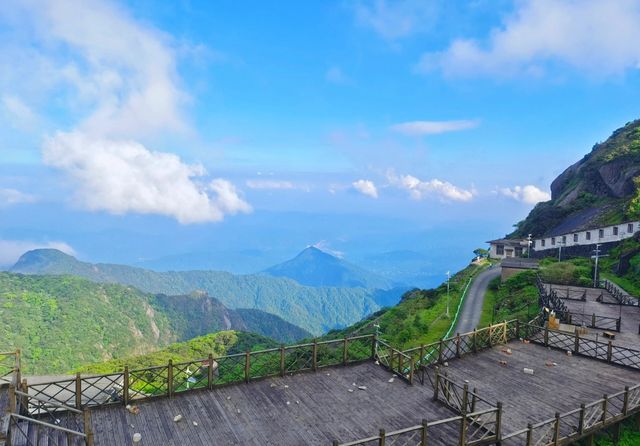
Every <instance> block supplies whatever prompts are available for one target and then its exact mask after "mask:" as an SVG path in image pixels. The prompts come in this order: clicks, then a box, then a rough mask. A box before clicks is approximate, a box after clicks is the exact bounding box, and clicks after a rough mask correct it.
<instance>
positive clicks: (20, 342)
mask: <svg viewBox="0 0 640 446" xmlns="http://www.w3.org/2000/svg"><path fill="white" fill-rule="evenodd" d="M0 320H2V324H0V340H1V341H0V347H1V348H2V349H4V350H7V349H13V348H20V349H21V350H22V351H23V356H24V358H25V364H26V366H27V369H26V372H27V373H57V372H66V371H68V370H70V369H72V368H75V367H78V366H79V365H81V364H85V363H90V362H98V361H104V360H109V359H111V358H121V357H123V356H129V355H135V354H143V353H147V352H152V351H155V350H157V349H158V348H160V347H164V346H166V345H168V344H170V343H172V342H175V341H182V340H185V339H190V338H193V337H195V336H201V335H204V334H207V333H213V332H217V331H221V330H229V329H233V330H246V331H256V332H258V333H261V334H263V335H264V334H267V335H269V336H273V337H274V339H277V340H278V341H279V342H284V343H291V342H294V341H296V340H299V339H301V338H305V337H309V336H310V333H308V332H307V331H305V330H302V329H300V328H298V327H296V326H294V325H292V324H290V323H288V322H286V321H284V320H282V319H281V318H279V317H278V316H274V315H271V314H268V313H264V312H262V311H260V310H246V311H245V310H230V309H228V308H226V307H225V306H224V305H222V303H220V302H219V301H218V300H216V299H213V298H211V297H209V296H207V295H206V294H202V293H199V294H194V295H188V296H166V295H157V296H155V295H152V294H149V293H143V292H141V291H138V290H137V289H135V288H133V287H129V286H123V285H117V284H100V283H94V282H91V281H88V280H86V279H82V278H79V277H74V276H39V275H22V274H12V273H0ZM273 342H275V341H273Z"/></svg>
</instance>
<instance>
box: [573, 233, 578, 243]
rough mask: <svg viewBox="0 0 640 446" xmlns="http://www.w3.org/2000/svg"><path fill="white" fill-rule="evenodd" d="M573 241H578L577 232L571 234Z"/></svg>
mask: <svg viewBox="0 0 640 446" xmlns="http://www.w3.org/2000/svg"><path fill="white" fill-rule="evenodd" d="M573 241H574V243H578V234H573Z"/></svg>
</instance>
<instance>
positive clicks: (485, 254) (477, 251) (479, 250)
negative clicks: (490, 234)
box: [473, 248, 489, 257]
mask: <svg viewBox="0 0 640 446" xmlns="http://www.w3.org/2000/svg"><path fill="white" fill-rule="evenodd" d="M473 253H474V254H475V255H476V257H488V256H489V251H488V250H486V249H483V248H476V249H474V250H473Z"/></svg>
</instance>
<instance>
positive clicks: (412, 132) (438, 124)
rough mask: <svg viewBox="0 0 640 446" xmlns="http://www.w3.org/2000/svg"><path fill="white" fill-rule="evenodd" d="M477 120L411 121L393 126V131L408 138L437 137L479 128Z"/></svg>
mask: <svg viewBox="0 0 640 446" xmlns="http://www.w3.org/2000/svg"><path fill="white" fill-rule="evenodd" d="M478 125H480V122H479V121H477V120H469V119H467V120H460V121H410V122H402V123H400V124H395V125H393V126H391V130H393V131H394V132H397V133H402V134H403V135H407V136H422V135H437V134H439V133H448V132H459V131H461V130H468V129H473V128H476V127H478Z"/></svg>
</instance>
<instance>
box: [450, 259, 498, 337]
mask: <svg viewBox="0 0 640 446" xmlns="http://www.w3.org/2000/svg"><path fill="white" fill-rule="evenodd" d="M499 276H500V265H494V266H493V267H492V268H489V269H488V270H486V271H483V272H481V273H480V274H478V277H476V278H475V279H474V281H473V283H472V284H471V287H470V288H469V291H468V292H467V297H466V298H465V301H464V306H463V307H462V311H460V315H459V316H458V324H457V325H456V329H455V330H454V333H468V332H470V331H473V329H474V328H476V327H477V326H478V324H479V323H480V315H481V314H482V302H483V300H484V294H485V293H486V291H487V288H488V287H489V282H491V281H492V280H493V279H495V278H496V277H499Z"/></svg>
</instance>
